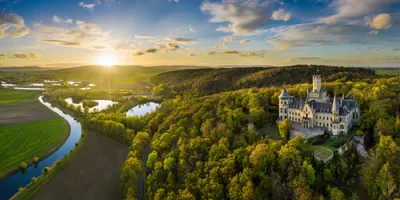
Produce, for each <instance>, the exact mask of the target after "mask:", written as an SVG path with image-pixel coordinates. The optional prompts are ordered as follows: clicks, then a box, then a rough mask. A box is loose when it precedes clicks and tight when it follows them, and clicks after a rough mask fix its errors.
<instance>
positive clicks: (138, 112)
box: [126, 102, 161, 117]
mask: <svg viewBox="0 0 400 200" xmlns="http://www.w3.org/2000/svg"><path fill="white" fill-rule="evenodd" d="M160 106H161V105H160V104H158V103H155V102H149V103H146V104H141V105H137V106H135V107H133V108H132V109H130V110H129V111H128V112H127V113H126V116H127V117H130V116H139V117H141V116H143V115H145V114H146V113H151V112H153V111H155V110H156V109H157V108H158V107H160Z"/></svg>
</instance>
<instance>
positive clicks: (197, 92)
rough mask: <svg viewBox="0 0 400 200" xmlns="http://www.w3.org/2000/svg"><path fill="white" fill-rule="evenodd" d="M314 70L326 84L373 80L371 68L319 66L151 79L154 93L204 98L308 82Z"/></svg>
mask: <svg viewBox="0 0 400 200" xmlns="http://www.w3.org/2000/svg"><path fill="white" fill-rule="evenodd" d="M317 71H319V73H320V74H321V76H323V77H324V79H325V80H327V81H336V80H341V81H347V80H352V81H357V80H359V79H362V78H367V77H368V78H371V77H375V73H374V71H373V70H371V69H366V68H348V67H333V66H320V65H311V66H308V65H295V66H288V67H268V68H261V67H260V68H254V67H251V68H216V69H211V68H206V69H187V70H180V71H171V72H165V73H161V74H158V75H156V76H154V77H152V78H151V79H150V81H151V82H152V83H153V84H155V85H156V86H155V87H154V88H153V93H154V94H157V95H162V96H166V97H170V98H172V97H175V96H176V95H182V96H185V97H188V96H204V95H210V94H215V93H220V92H225V91H232V90H238V89H243V88H251V87H259V88H260V87H269V86H282V85H289V84H290V85H291V84H298V83H308V82H310V80H311V79H310V77H312V75H313V74H315V73H316V72H317Z"/></svg>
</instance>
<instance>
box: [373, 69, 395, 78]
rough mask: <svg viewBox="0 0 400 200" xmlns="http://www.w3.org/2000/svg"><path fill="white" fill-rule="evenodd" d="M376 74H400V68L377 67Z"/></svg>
mask: <svg viewBox="0 0 400 200" xmlns="http://www.w3.org/2000/svg"><path fill="white" fill-rule="evenodd" d="M376 74H377V75H380V76H400V69H377V70H376Z"/></svg>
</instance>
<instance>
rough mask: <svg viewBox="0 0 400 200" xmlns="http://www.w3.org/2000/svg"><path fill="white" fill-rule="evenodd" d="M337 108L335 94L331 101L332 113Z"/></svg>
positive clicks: (335, 111)
mask: <svg viewBox="0 0 400 200" xmlns="http://www.w3.org/2000/svg"><path fill="white" fill-rule="evenodd" d="M337 109H338V105H337V101H336V94H335V96H334V97H333V103H332V113H333V114H336V113H337Z"/></svg>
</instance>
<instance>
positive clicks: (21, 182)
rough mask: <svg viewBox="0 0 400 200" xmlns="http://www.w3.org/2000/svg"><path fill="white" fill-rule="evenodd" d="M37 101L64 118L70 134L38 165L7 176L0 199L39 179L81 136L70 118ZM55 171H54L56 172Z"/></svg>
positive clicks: (1, 182) (78, 126) (57, 109)
mask: <svg viewBox="0 0 400 200" xmlns="http://www.w3.org/2000/svg"><path fill="white" fill-rule="evenodd" d="M39 101H40V102H41V103H42V104H43V105H44V106H46V107H47V108H49V109H51V110H52V111H53V112H54V113H55V114H58V115H59V116H61V117H62V118H64V119H65V120H66V121H67V122H68V124H69V126H70V134H69V137H68V138H67V140H66V141H65V143H64V144H63V145H62V146H61V147H60V148H59V149H58V150H56V151H55V152H54V153H52V154H51V155H49V156H48V157H46V158H44V159H43V160H42V161H40V162H39V163H37V164H35V165H32V166H29V167H28V168H26V169H25V170H24V173H16V174H14V175H11V176H8V177H7V178H5V179H4V180H1V181H0V199H1V200H3V199H4V200H6V199H9V198H11V197H12V196H13V195H15V194H16V193H17V192H18V191H19V190H22V189H19V188H22V187H26V186H27V185H28V184H29V183H31V181H32V179H33V178H34V177H39V176H40V175H41V174H42V172H43V171H44V170H45V169H47V168H48V167H51V166H53V165H54V164H55V163H56V162H57V161H59V160H61V159H63V158H64V157H65V154H69V153H70V151H71V149H73V148H74V147H75V146H76V143H77V142H78V141H79V140H80V138H81V135H82V128H81V124H80V123H79V122H78V121H77V120H76V119H74V118H73V117H72V116H70V115H67V114H65V113H64V112H63V111H61V110H60V109H59V108H56V107H53V106H52V105H51V104H49V103H47V102H44V101H43V99H42V97H40V98H39ZM56 171H57V170H55V172H56Z"/></svg>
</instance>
